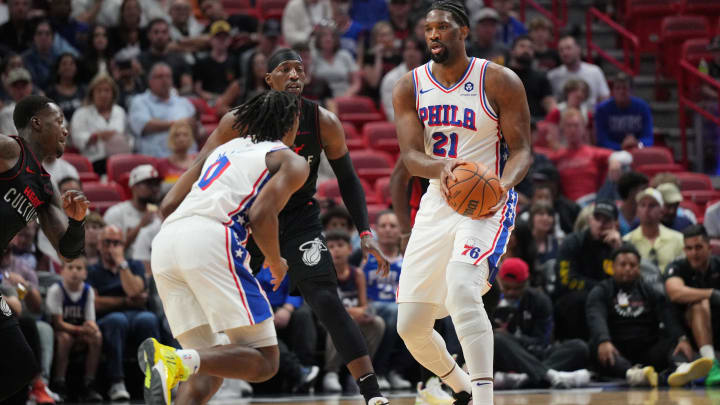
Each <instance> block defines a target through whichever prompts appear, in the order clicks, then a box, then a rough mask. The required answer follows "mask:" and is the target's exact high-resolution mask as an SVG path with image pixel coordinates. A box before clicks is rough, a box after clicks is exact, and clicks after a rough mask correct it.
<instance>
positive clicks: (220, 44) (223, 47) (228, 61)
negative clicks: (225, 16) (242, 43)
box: [193, 20, 240, 103]
mask: <svg viewBox="0 0 720 405" xmlns="http://www.w3.org/2000/svg"><path fill="white" fill-rule="evenodd" d="M230 41H231V38H230V24H228V22H227V21H223V20H220V21H215V22H214V23H212V26H211V27H210V49H211V50H210V55H209V56H208V57H207V58H203V59H200V60H199V61H198V62H197V63H196V64H195V66H194V67H193V80H194V82H195V84H194V86H195V93H196V94H198V95H199V96H200V97H202V98H203V99H205V101H207V102H209V103H214V102H215V100H216V99H217V98H218V96H220V95H221V94H223V93H225V92H226V91H227V89H228V87H229V86H230V84H231V83H232V82H233V81H235V80H236V79H237V77H238V74H239V72H240V66H239V61H238V58H237V54H236V53H228V48H229V47H230Z"/></svg>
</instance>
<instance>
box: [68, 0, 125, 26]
mask: <svg viewBox="0 0 720 405" xmlns="http://www.w3.org/2000/svg"><path fill="white" fill-rule="evenodd" d="M71 5H72V13H71V15H72V17H73V18H74V19H76V20H78V21H81V22H84V23H87V24H91V25H92V24H98V25H102V26H103V27H114V26H116V25H117V24H118V20H119V14H120V7H121V5H122V0H103V1H95V0H72V4H71Z"/></svg>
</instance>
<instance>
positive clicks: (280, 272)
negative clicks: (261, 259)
mask: <svg viewBox="0 0 720 405" xmlns="http://www.w3.org/2000/svg"><path fill="white" fill-rule="evenodd" d="M266 265H267V266H268V267H269V268H270V274H272V280H270V284H272V286H273V291H277V289H278V288H280V284H282V281H283V279H284V278H285V274H287V271H288V264H287V261H286V260H285V259H284V258H282V257H281V258H280V260H277V261H273V262H270V261H268V262H267V263H266Z"/></svg>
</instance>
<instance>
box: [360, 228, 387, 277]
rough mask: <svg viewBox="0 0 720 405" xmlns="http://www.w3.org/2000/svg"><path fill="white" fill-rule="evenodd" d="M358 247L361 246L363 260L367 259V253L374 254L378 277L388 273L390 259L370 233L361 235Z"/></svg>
mask: <svg viewBox="0 0 720 405" xmlns="http://www.w3.org/2000/svg"><path fill="white" fill-rule="evenodd" d="M360 247H362V252H363V261H365V260H367V257H368V255H369V254H372V255H373V256H375V259H376V260H377V262H378V268H377V274H379V275H380V277H385V276H387V275H388V273H390V261H389V260H388V258H387V257H385V254H384V253H383V252H382V251H381V250H380V246H379V245H378V243H377V241H376V240H375V238H373V237H372V235H365V236H363V237H362V239H361V240H360Z"/></svg>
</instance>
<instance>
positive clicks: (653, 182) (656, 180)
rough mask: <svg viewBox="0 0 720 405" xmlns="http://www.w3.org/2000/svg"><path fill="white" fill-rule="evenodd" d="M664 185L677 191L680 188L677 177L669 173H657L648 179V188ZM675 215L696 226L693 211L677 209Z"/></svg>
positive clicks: (682, 208)
mask: <svg viewBox="0 0 720 405" xmlns="http://www.w3.org/2000/svg"><path fill="white" fill-rule="evenodd" d="M664 183H672V184H674V185H675V187H677V188H678V189H679V188H680V180H678V178H677V176H675V175H674V174H672V173H671V172H664V173H658V174H656V175H654V176H653V178H652V179H650V187H653V188H658V187H660V185H661V184H664ZM677 215H678V216H681V217H685V218H687V219H688V220H689V221H690V222H692V223H693V224H696V223H697V222H698V221H697V218H696V217H695V212H693V210H691V209H689V208H685V207H678V209H677Z"/></svg>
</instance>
